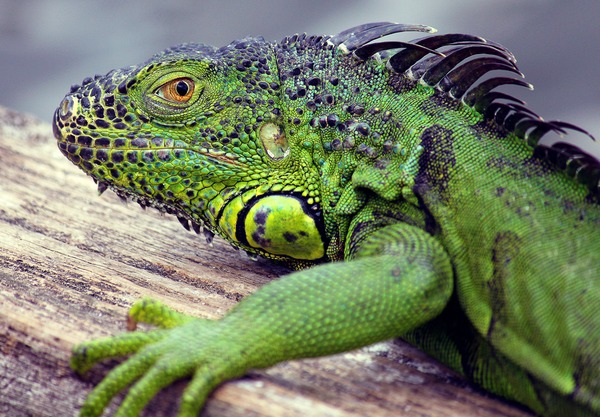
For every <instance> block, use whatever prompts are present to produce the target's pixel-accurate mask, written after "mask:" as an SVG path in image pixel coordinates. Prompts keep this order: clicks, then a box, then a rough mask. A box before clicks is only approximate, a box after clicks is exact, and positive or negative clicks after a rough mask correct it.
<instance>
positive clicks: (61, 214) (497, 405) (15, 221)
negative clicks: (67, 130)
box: [0, 108, 530, 417]
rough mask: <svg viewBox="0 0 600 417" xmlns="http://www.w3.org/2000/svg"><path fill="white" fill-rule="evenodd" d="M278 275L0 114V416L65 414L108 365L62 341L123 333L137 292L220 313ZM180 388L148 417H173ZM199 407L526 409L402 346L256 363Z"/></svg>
mask: <svg viewBox="0 0 600 417" xmlns="http://www.w3.org/2000/svg"><path fill="white" fill-rule="evenodd" d="M285 272H286V270H285V269H284V268H282V267H278V266H275V265H273V264H271V263H270V262H267V261H258V262H254V261H251V260H249V259H248V258H246V257H243V256H241V255H240V254H239V253H238V252H237V251H235V250H233V249H231V248H230V247H229V245H228V244H227V243H225V242H224V241H222V240H219V239H215V241H214V245H213V247H210V246H208V245H207V244H205V243H204V239H203V238H201V237H198V236H196V235H195V234H193V233H189V232H186V231H185V230H184V229H183V228H182V227H181V226H180V225H179V223H178V222H177V221H176V220H175V219H174V218H173V217H172V216H163V215H161V214H160V213H158V212H157V211H153V210H148V211H146V212H145V211H143V210H142V209H140V208H139V207H138V206H137V205H133V204H129V205H125V204H122V203H121V202H120V201H119V199H118V198H117V197H116V196H115V195H114V194H113V193H110V192H106V193H105V194H104V195H102V197H100V198H99V197H98V195H97V191H96V189H95V186H94V184H93V182H92V181H91V179H90V178H88V177H87V176H86V175H85V174H83V173H82V172H80V171H79V170H78V169H77V168H76V167H75V166H73V165H72V164H71V163H70V162H69V161H68V160H67V159H66V158H64V157H63V156H62V155H61V153H60V152H59V151H58V149H57V147H56V145H55V143H54V139H53V138H52V133H51V128H50V126H49V124H47V123H42V122H39V121H37V120H35V119H33V118H31V117H28V116H25V115H22V114H18V113H15V112H12V111H10V110H7V109H4V108H0V351H1V356H0V415H6V416H11V417H12V416H49V417H55V416H72V415H75V414H76V412H77V410H78V409H79V407H80V405H81V403H82V401H83V399H84V397H85V395H86V394H87V393H88V392H89V391H90V390H91V389H92V387H93V386H94V385H95V384H96V383H98V381H100V379H101V378H102V376H103V375H104V374H105V373H106V372H107V371H108V370H109V369H110V368H111V367H112V366H114V364H115V362H114V361H113V362H110V363H109V364H104V365H100V366H97V367H95V368H94V369H93V370H92V371H91V372H89V375H87V376H85V377H84V378H82V377H79V376H78V375H76V374H74V373H73V372H72V371H71V370H70V368H69V365H68V362H69V356H70V350H71V348H72V346H73V345H74V344H76V343H79V342H82V341H84V340H89V339H92V338H97V337H101V336H109V335H115V334H118V333H119V332H122V331H124V330H125V316H126V312H127V309H128V306H130V305H131V303H132V302H134V301H135V300H136V299H138V298H140V297H141V296H151V297H153V298H156V299H158V300H161V301H162V302H164V303H166V304H168V305H170V306H172V307H174V308H176V309H178V310H180V311H182V312H185V313H191V314H194V315H197V316H201V317H205V318H218V317H220V316H222V315H223V314H224V312H225V311H227V310H228V309H229V308H230V307H232V306H233V305H234V304H235V303H236V302H237V301H239V300H240V299H241V298H242V297H244V296H246V295H248V294H250V293H252V292H253V291H254V290H255V289H256V288H258V287H260V286H261V285H263V284H265V283H266V282H268V281H269V280H272V279H275V278H277V277H278V276H279V275H282V274H284V273H285ZM184 386H185V381H182V382H179V383H176V384H175V385H173V386H172V387H170V388H168V389H166V390H164V391H163V392H161V393H160V395H159V396H158V397H157V398H155V399H154V400H153V401H152V402H151V404H150V405H149V406H148V407H147V409H146V411H145V415H148V416H150V415H152V416H172V415H175V413H176V409H177V402H178V398H179V396H180V395H181V392H182V389H183V387H184ZM119 398H121V397H119ZM116 402H118V400H117V401H116ZM116 402H115V403H113V404H112V406H111V411H114V409H115V404H116ZM201 415H202V416H204V417H210V416H229V417H238V416H239V417H241V416H244V417H248V416H262V417H267V416H269V417H275V416H289V417H296V416H297V417H305V416H316V417H351V416H352V417H358V416H373V417H379V416H397V417H401V416H422V417H435V416H444V417H452V416H456V417H458V416H460V417H466V416H479V417H499V416H503V417H526V416H530V414H529V413H527V412H525V411H522V410H520V409H519V408H518V407H515V406H511V405H509V404H507V403H505V402H503V401H501V400H498V399H496V398H493V397H491V396H488V395H487V394H484V393H481V392H480V391H478V390H477V389H475V388H473V387H472V386H471V385H469V384H468V383H466V382H465V381H464V380H462V379H461V378H460V377H459V376H457V375H455V374H454V373H453V372H451V371H450V370H448V369H447V368H445V367H444V366H442V365H440V364H438V363H436V362H435V361H433V360H432V359H430V358H428V357H427V356H426V355H424V354H422V353H421V352H419V351H418V350H416V349H413V348H411V347H410V346H408V345H406V344H405V343H403V342H401V341H391V342H387V343H381V344H378V345H375V346H371V347H368V348H364V349H360V350H357V351H354V352H350V353H346V354H341V355H335V356H331V357H327V358H321V359H311V360H302V361H293V362H287V363H283V364H280V365H278V366H275V367H273V368H270V369H268V370H262V371H253V372H251V373H250V374H249V375H248V376H246V377H244V378H241V379H239V380H236V381H232V382H228V383H226V384H224V385H223V386H221V387H220V388H219V389H217V390H216V391H215V392H214V394H213V395H212V396H211V397H210V399H209V401H208V404H207V406H206V407H205V409H204V411H203V412H202V414H201Z"/></svg>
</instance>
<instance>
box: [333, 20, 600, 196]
mask: <svg viewBox="0 0 600 417" xmlns="http://www.w3.org/2000/svg"><path fill="white" fill-rule="evenodd" d="M415 31H417V32H429V33H433V32H435V29H433V28H431V27H428V26H422V25H405V24H395V23H389V22H378V23H370V24H365V25H360V26H356V27H353V28H350V29H347V30H345V31H343V32H341V33H339V34H337V35H335V36H332V37H330V38H321V40H322V41H323V42H324V43H327V45H329V46H332V47H335V48H337V49H338V50H339V51H341V52H342V53H344V54H346V55H350V54H352V55H353V56H354V57H356V58H357V59H359V60H363V61H365V60H367V59H369V58H371V57H373V58H375V59H378V60H383V61H385V62H386V65H387V66H388V68H389V69H390V70H392V71H395V72H397V73H404V74H405V75H406V76H407V77H410V78H413V79H415V80H418V81H419V82H421V83H424V84H427V85H429V86H432V87H435V88H437V89H438V90H440V91H443V92H445V93H446V94H447V95H448V96H449V97H451V98H452V99H455V100H460V101H462V102H463V103H464V104H466V105H468V106H470V107H472V108H474V109H475V110H476V111H478V112H479V113H481V114H482V115H483V116H484V118H485V119H486V120H493V121H494V122H495V123H496V124H497V125H498V126H500V127H502V128H504V129H506V130H507V131H509V132H513V133H514V134H515V135H516V136H517V137H519V138H521V139H523V140H524V141H526V142H527V143H528V144H529V145H530V146H531V147H532V149H533V150H534V156H535V157H537V158H541V159H545V160H547V161H549V162H550V163H551V164H553V165H554V166H556V167H558V168H559V169H562V170H564V171H565V172H567V173H568V174H569V175H570V176H572V177H574V178H576V179H577V180H578V181H580V182H581V183H583V184H585V185H586V186H587V187H588V188H589V189H590V192H591V197H592V198H593V199H594V200H596V201H600V160H599V159H598V158H597V157H594V156H592V155H590V154H588V153H586V152H585V151H583V150H582V149H580V148H579V147H577V146H576V145H573V144H570V143H566V142H563V141H559V142H556V143H554V144H552V145H550V146H548V145H545V144H542V143H540V139H541V138H542V137H544V135H546V134H547V133H548V132H554V133H557V134H558V135H559V136H561V139H563V140H564V135H566V134H567V133H568V131H576V132H579V133H582V134H583V135H585V136H588V137H589V138H590V139H591V140H594V141H595V139H594V137H593V136H592V135H591V134H590V133H589V132H587V131H585V130H584V129H581V128H579V127H577V126H574V125H572V124H570V123H565V122H561V121H556V120H553V121H545V120H543V119H542V118H541V117H540V116H538V115H537V114H536V113H534V112H533V111H531V110H529V109H528V108H527V107H525V102H523V101H522V100H520V99H518V98H515V97H513V96H510V95H508V94H506V93H503V92H499V91H494V89H495V88H497V87H500V86H503V85H517V86H522V87H525V88H528V89H533V87H532V85H531V84H529V83H527V82H525V81H523V80H521V79H520V78H523V74H522V73H521V72H520V71H519V69H518V68H517V66H516V59H515V57H514V56H513V54H512V53H511V52H510V51H508V50H507V49H506V48H505V47H504V46H502V45H499V44H497V43H493V42H490V41H487V40H485V39H483V38H480V37H477V36H472V35H464V34H447V35H432V36H427V37H424V38H418V39H414V40H412V41H410V42H401V41H382V42H377V43H375V42H373V41H375V40H376V39H380V38H382V37H385V36H389V35H392V34H395V33H401V32H415ZM496 70H500V71H507V72H511V73H513V74H516V77H506V76H492V77H490V78H487V79H485V80H484V81H479V80H480V79H481V78H482V77H483V76H484V75H486V74H488V73H490V72H491V71H496ZM518 77H520V78H518Z"/></svg>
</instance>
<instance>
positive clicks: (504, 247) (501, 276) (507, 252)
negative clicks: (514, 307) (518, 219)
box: [488, 230, 522, 338]
mask: <svg viewBox="0 0 600 417" xmlns="http://www.w3.org/2000/svg"><path fill="white" fill-rule="evenodd" d="M521 244H522V241H521V238H520V237H519V236H518V235H517V234H516V233H515V232H512V231H510V230H505V231H501V232H499V233H497V234H496V237H495V238H494V243H493V245H492V253H491V261H492V266H493V272H492V278H491V279H490V281H489V282H488V288H489V289H490V292H491V297H492V300H491V301H490V305H491V307H492V321H491V323H490V328H489V329H488V338H490V337H491V335H492V333H493V332H494V328H495V323H496V322H497V321H498V320H500V321H502V319H503V316H504V315H505V308H506V301H507V300H506V298H507V296H506V293H505V288H506V281H507V280H508V279H510V266H511V263H512V261H513V260H514V259H515V258H516V257H517V256H518V254H519V252H520V246H521Z"/></svg>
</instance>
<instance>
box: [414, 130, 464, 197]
mask: <svg viewBox="0 0 600 417" xmlns="http://www.w3.org/2000/svg"><path fill="white" fill-rule="evenodd" d="M421 146H422V147H423V148H424V150H423V153H422V154H421V156H420V157H419V173H418V174H417V176H416V178H415V186H417V188H419V189H420V190H421V191H423V190H425V189H434V190H436V191H437V192H438V193H439V194H440V197H442V198H443V195H444V194H445V192H446V190H447V188H448V184H449V182H450V173H451V172H452V169H453V168H454V167H455V165H456V157H455V155H454V138H453V132H452V130H450V129H446V128H445V127H443V126H440V125H433V126H431V127H428V128H427V129H425V130H424V131H423V133H422V134H421ZM418 185H421V186H422V185H425V187H424V188H423V187H420V186H418Z"/></svg>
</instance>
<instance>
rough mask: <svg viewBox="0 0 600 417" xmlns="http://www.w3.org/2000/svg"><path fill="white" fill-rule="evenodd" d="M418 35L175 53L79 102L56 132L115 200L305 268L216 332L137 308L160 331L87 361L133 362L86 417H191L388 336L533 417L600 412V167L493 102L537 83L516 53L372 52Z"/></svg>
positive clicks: (75, 98)
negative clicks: (222, 396)
mask: <svg viewBox="0 0 600 417" xmlns="http://www.w3.org/2000/svg"><path fill="white" fill-rule="evenodd" d="M404 31H418V32H434V30H433V29H432V28H430V27H427V26H418V25H416V26H415V25H401V24H393V23H373V24H365V25H362V26H357V27H354V28H351V29H349V30H346V31H344V32H341V33H339V34H338V35H335V36H307V35H294V36H291V37H287V38H285V39H283V40H282V41H281V42H279V43H272V42H266V41H265V40H263V39H262V38H246V39H242V40H238V41H235V42H233V43H231V44H230V45H228V46H226V47H222V48H214V47H211V46H206V45H198V44H184V45H180V46H177V47H174V48H172V49H169V50H166V51H164V52H162V53H159V54H158V55H156V56H154V57H153V58H151V59H150V60H149V61H148V62H146V63H145V64H142V65H140V66H136V67H130V68H125V69H121V70H114V71H111V72H109V73H108V74H106V75H105V76H96V77H95V78H93V79H92V78H87V79H85V80H84V81H83V84H82V85H81V86H77V85H76V86H73V87H72V88H71V91H70V93H69V94H68V95H67V96H66V97H65V98H64V99H63V101H62V102H61V104H60V106H59V108H58V109H57V110H56V113H55V116H54V134H55V136H56V138H57V139H58V146H59V148H60V150H61V151H62V153H64V155H65V156H66V157H67V158H69V160H71V161H72V162H73V163H74V164H75V165H77V166H79V167H80V168H81V169H83V170H84V171H85V172H86V173H88V174H89V175H91V176H92V177H93V179H94V180H95V181H96V182H97V183H98V188H99V191H100V192H102V191H104V190H106V189H107V188H111V189H112V190H114V191H115V192H116V193H117V194H118V195H119V196H121V197H123V198H126V199H132V200H134V201H137V202H138V203H139V204H141V205H142V206H144V207H146V206H150V207H155V208H157V209H159V210H161V211H164V212H167V213H172V214H174V215H176V216H177V217H178V218H179V219H180V221H181V222H182V223H183V225H184V226H185V227H186V228H188V229H189V228H190V227H191V228H193V229H194V230H196V231H197V232H199V231H200V230H201V229H204V231H205V232H204V233H205V234H206V236H207V239H208V240H211V239H212V236H213V234H218V235H220V236H222V237H223V238H225V239H226V240H227V241H229V242H230V243H231V244H232V245H233V246H234V247H237V248H241V249H243V250H245V251H247V252H249V253H250V254H253V255H260V256H264V257H267V258H271V259H273V260H276V261H280V262H283V263H286V264H288V265H290V266H291V267H293V268H294V269H298V270H300V269H303V270H302V271H297V272H294V273H291V274H289V275H287V276H284V277H282V278H281V279H279V280H276V281H274V282H271V283H269V284H268V285H265V286H264V287H263V288H261V289H260V290H259V291H257V292H256V293H255V294H253V295H251V296H249V297H247V298H246V299H244V300H243V301H242V302H240V303H239V304H238V305H237V306H236V307H235V308H233V309H232V310H231V311H230V312H228V313H227V314H226V315H225V316H224V317H223V318H222V319H220V320H216V321H211V320H205V319H198V318H193V317H190V316H186V315H182V314H180V313H177V312H175V311H173V310H170V309H168V308H167V307H165V306H163V305H161V304H159V303H158V302H156V301H152V300H143V301H141V302H139V303H137V304H135V305H134V306H133V307H132V310H131V312H130V315H131V317H132V320H134V321H135V322H146V323H150V324H152V325H155V326H157V327H158V328H159V329H156V330H154V331H149V332H146V333H144V332H133V333H127V334H123V335H120V336H116V337H111V338H108V339H104V340H96V341H91V342H88V343H84V344H82V345H80V346H77V347H75V348H74V354H73V358H72V367H73V368H74V369H75V370H76V371H78V372H84V371H85V370H86V369H88V368H90V367H91V366H92V365H93V364H94V363H96V362H97V361H99V360H102V359H105V358H107V357H114V356H122V355H129V354H133V356H132V357H131V358H130V359H128V360H127V361H125V362H124V363H122V364H121V365H119V366H117V367H116V368H115V369H114V370H113V371H112V372H111V373H109V374H108V376H106V378H105V379H104V380H103V381H102V382H101V383H100V384H99V385H98V386H97V387H96V389H95V390H94V391H93V392H92V393H91V394H90V395H89V396H88V398H87V401H86V402H85V404H84V406H83V408H82V410H81V415H82V416H97V415H100V414H101V413H102V411H103V409H104V408H105V406H106V405H107V404H108V402H109V401H110V400H111V398H112V397H113V396H114V395H115V394H117V393H118V392H120V391H121V390H123V389H125V388H126V387H128V386H129V385H131V384H132V387H131V389H130V390H129V393H128V395H127V396H126V398H125V399H124V401H123V402H122V404H121V406H120V409H119V412H118V415H119V416H135V415H137V414H138V413H139V412H140V411H141V410H142V409H143V407H144V406H145V404H146V403H147V402H148V401H149V400H150V399H151V398H152V397H153V396H154V395H155V394H156V393H157V392H158V391H159V390H160V389H161V388H163V387H165V386H167V385H169V384H171V383H172V382H173V381H175V380H176V379H179V378H184V377H187V376H192V379H191V381H190V383H189V384H188V385H187V388H186V390H185V392H184V394H183V397H182V400H181V405H180V415H181V416H195V415H197V413H198V412H199V410H200V409H201V408H202V405H203V404H204V402H205V401H206V398H207V396H208V395H209V393H210V392H211V391H212V390H213V389H214V388H215V387H216V386H218V385H219V384H221V383H223V382H224V381H226V380H228V379H231V378H236V377H239V376H241V375H243V374H244V373H245V372H246V371H247V370H248V369H251V368H263V367H268V366H270V365H273V364H275V363H277V362H280V361H284V360H288V359H293V358H305V357H315V356H322V355H329V354H333V353H336V352H343V351H347V350H350V349H354V348H357V347H360V346H365V345H368V344H371V343H374V342H377V341H382V340H385V339H390V338H393V337H402V338H404V339H406V340H408V341H410V342H411V343H413V344H415V345H416V346H418V347H420V348H422V349H423V350H424V351H425V352H428V353H429V354H431V355H432V356H434V357H435V358H438V359H439V360H440V361H441V362H443V363H445V364H448V365H449V366H450V367H452V368H453V369H455V370H457V371H459V372H461V373H463V374H464V375H465V376H466V377H467V378H469V379H470V380H472V381H474V382H475V383H476V384H479V385H481V386H482V387H484V388H485V389H487V390H489V391H492V392H494V393H496V394H498V395H500V396H503V397H506V398H509V399H511V400H514V401H517V402H519V403H522V404H525V405H526V406H528V407H529V408H531V409H532V410H534V411H535V412H536V413H538V414H540V415H542V416H593V415H596V416H597V415H600V376H599V375H600V281H599V278H600V272H599V270H600V206H599V204H598V201H599V198H600V188H599V179H600V161H598V159H596V158H594V157H592V156H590V155H588V154H586V153H585V152H583V151H582V150H580V149H579V148H578V147H576V146H575V145H573V144H571V143H568V142H566V141H565V140H564V139H561V140H559V141H558V142H557V143H555V144H553V145H543V144H541V143H540V142H539V141H540V138H542V137H543V136H545V134H546V133H548V132H555V133H558V135H559V136H561V137H563V136H564V135H565V134H566V133H567V132H568V131H570V132H573V131H577V132H579V133H583V134H585V135H588V136H590V137H591V135H589V134H587V132H585V131H583V130H582V129H579V128H577V127H575V126H573V125H570V124H568V123H564V122H558V121H543V120H542V119H541V118H539V117H538V116H537V115H536V114H535V113H533V112H531V111H530V110H528V109H527V108H526V107H525V106H524V103H523V102H522V101H520V100H518V99H515V98H513V97H512V96H509V95H507V94H505V93H502V92H498V91H497V90H496V88H497V87H499V86H502V85H507V84H512V85H518V86H525V87H530V85H529V84H527V83H525V82H524V81H522V80H521V79H520V77H521V76H522V75H521V73H520V72H519V70H518V69H517V67H516V66H515V59H514V57H513V55H512V54H511V53H510V52H508V51H507V50H506V49H505V48H504V47H502V46H500V45H498V44H495V43H492V42H488V41H486V40H484V39H482V38H480V37H476V36H470V35H463V34H448V35H425V37H422V38H420V39H415V40H413V41H411V42H403V41H398V40H383V41H377V39H379V38H382V37H385V36H388V35H390V34H394V33H398V32H404ZM496 70H500V71H503V73H502V75H496V76H491V75H489V73H490V72H492V71H496ZM508 73H512V74H514V75H512V76H506V75H505V74H508ZM592 139H593V138H592ZM307 267H310V268H309V269H305V268H307Z"/></svg>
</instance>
